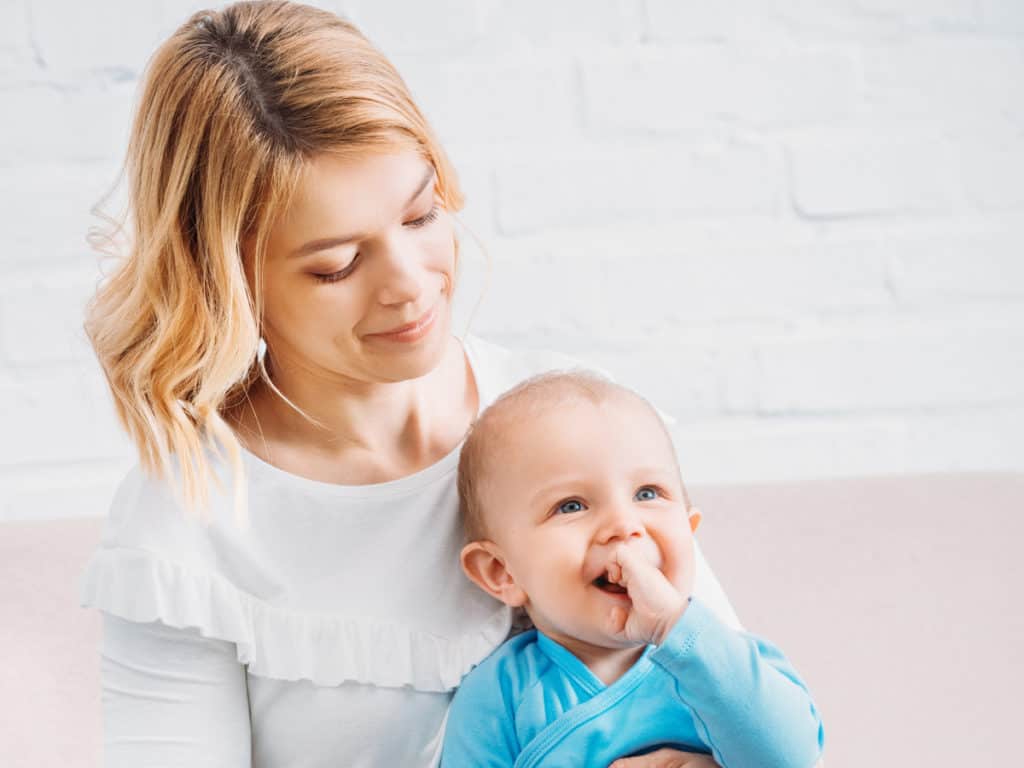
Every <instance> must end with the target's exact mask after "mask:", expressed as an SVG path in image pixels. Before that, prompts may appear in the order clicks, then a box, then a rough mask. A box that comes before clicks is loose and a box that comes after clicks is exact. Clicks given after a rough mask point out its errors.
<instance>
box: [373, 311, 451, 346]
mask: <svg viewBox="0 0 1024 768" xmlns="http://www.w3.org/2000/svg"><path fill="white" fill-rule="evenodd" d="M436 316H437V305H436V304H435V305H434V306H433V307H431V308H430V309H429V310H427V312H426V313H425V314H424V315H423V316H422V317H421V318H420V319H419V320H415V321H413V322H411V323H407V324H406V325H400V326H398V327H397V328H392V329H391V330H390V331H381V332H380V333H370V334H367V335H368V336H370V337H372V338H375V339H383V340H386V341H403V342H408V341H418V340H419V339H422V338H423V337H424V336H426V335H427V334H428V333H429V332H430V329H431V328H432V327H433V325H434V319H435V318H436Z"/></svg>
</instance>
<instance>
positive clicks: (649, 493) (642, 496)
mask: <svg viewBox="0 0 1024 768" xmlns="http://www.w3.org/2000/svg"><path fill="white" fill-rule="evenodd" d="M633 498H634V499H636V500H637V501H654V500H655V499H656V498H658V491H657V490H655V489H654V488H652V487H651V486H649V485H645V486H644V487H643V488H640V489H639V490H638V491H637V492H636V495H634V496H633Z"/></svg>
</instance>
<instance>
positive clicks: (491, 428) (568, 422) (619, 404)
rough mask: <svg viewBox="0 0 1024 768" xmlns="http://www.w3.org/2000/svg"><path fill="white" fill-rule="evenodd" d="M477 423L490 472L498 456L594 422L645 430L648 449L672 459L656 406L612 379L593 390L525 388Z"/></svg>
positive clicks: (610, 427)
mask: <svg viewBox="0 0 1024 768" xmlns="http://www.w3.org/2000/svg"><path fill="white" fill-rule="evenodd" d="M481 422H484V423H478V425H477V428H478V429H480V428H482V429H481V430H480V431H482V432H485V433H486V434H479V435H478V437H479V438H481V441H482V442H483V443H484V445H485V452H486V453H487V454H488V459H489V461H488V462H487V463H488V465H489V468H490V469H491V470H492V471H494V470H496V469H497V468H498V467H500V466H502V464H503V462H501V461H500V456H501V455H502V454H504V453H506V452H508V451H513V450H515V451H523V450H524V449H528V446H529V444H530V443H533V442H538V441H542V440H544V441H548V440H551V439H554V438H555V437H557V436H560V435H563V434H565V433H566V432H569V433H570V434H575V433H576V432H577V429H579V431H580V432H582V431H583V429H582V428H583V426H584V425H594V424H598V425H601V426H602V427H605V428H606V429H608V430H610V431H612V432H615V431H619V432H622V433H625V432H627V431H628V432H629V433H631V434H636V433H637V432H646V433H648V434H649V435H650V437H651V441H650V443H649V445H650V447H651V448H652V449H655V450H659V452H661V449H664V451H665V452H666V453H665V458H667V459H669V460H670V461H672V462H674V460H675V450H674V448H673V447H672V441H671V438H670V437H669V435H668V433H667V431H666V429H665V425H664V422H663V421H662V420H661V417H660V416H659V415H658V413H657V411H656V410H655V409H654V407H653V406H651V404H650V403H648V402H647V401H646V400H644V399H643V398H642V397H640V396H639V395H636V394H635V393H633V392H631V391H630V390H628V389H625V388H623V387H620V386H618V385H613V384H610V383H609V384H607V386H605V387H602V388H601V389H599V390H596V391H591V390H583V391H581V390H580V389H579V388H577V387H572V386H567V387H562V388H548V389H547V390H546V391H525V392H523V393H521V394H520V395H519V396H517V397H510V398H507V399H505V400H503V401H501V402H499V403H497V404H496V405H495V406H492V408H491V412H490V413H486V414H485V416H484V418H483V419H481ZM494 459H499V460H498V461H494Z"/></svg>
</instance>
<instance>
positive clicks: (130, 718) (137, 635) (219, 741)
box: [100, 613, 251, 768]
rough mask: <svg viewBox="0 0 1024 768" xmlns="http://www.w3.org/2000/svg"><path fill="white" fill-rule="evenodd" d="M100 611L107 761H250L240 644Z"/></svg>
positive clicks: (235, 765) (117, 767) (112, 765)
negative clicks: (239, 656) (236, 650)
mask: <svg viewBox="0 0 1024 768" xmlns="http://www.w3.org/2000/svg"><path fill="white" fill-rule="evenodd" d="M102 615H103V641H102V646H101V647H102V650H101V656H100V681H101V687H102V691H103V731H104V738H103V741H104V765H105V766H106V768H122V767H124V768H128V767H129V766H131V768H136V766H140V765H187V766H190V768H191V767H195V768H201V767H202V766H211V768H212V767H213V766H217V768H250V766H251V759H250V743H251V735H250V726H249V698H248V691H247V688H246V679H245V667H244V666H242V664H240V663H239V662H238V659H237V657H236V655H235V647H234V645H233V644H232V643H229V642H226V641H223V640H214V639H209V638H204V637H202V636H201V635H200V634H199V632H198V630H195V629H191V628H189V629H175V628H173V627H168V626H166V625H164V624H160V623H158V622H153V623H148V622H147V623H138V622H132V621H126V620H125V619H121V618H118V617H117V616H112V615H111V614H108V613H103V614H102Z"/></svg>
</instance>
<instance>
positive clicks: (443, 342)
mask: <svg viewBox="0 0 1024 768" xmlns="http://www.w3.org/2000/svg"><path fill="white" fill-rule="evenodd" d="M449 327H450V323H449V318H448V313H447V312H439V313H438V317H437V318H435V319H434V321H433V323H431V326H430V328H429V329H428V332H427V333H425V334H423V335H422V336H420V337H419V338H415V339H391V338H387V337H371V338H370V339H365V340H364V349H365V350H366V351H367V352H368V353H369V356H370V357H371V358H372V359H373V361H374V367H375V368H376V369H377V370H378V373H379V375H380V377H381V379H383V380H385V381H393V382H395V381H407V380H408V379H418V378H420V377H421V376H426V375H427V374H428V373H430V372H431V371H433V370H434V369H435V368H437V367H438V366H439V365H440V364H441V361H442V360H443V359H444V355H445V351H446V350H447V348H448V342H449V337H450V335H451V334H450V333H449Z"/></svg>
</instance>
